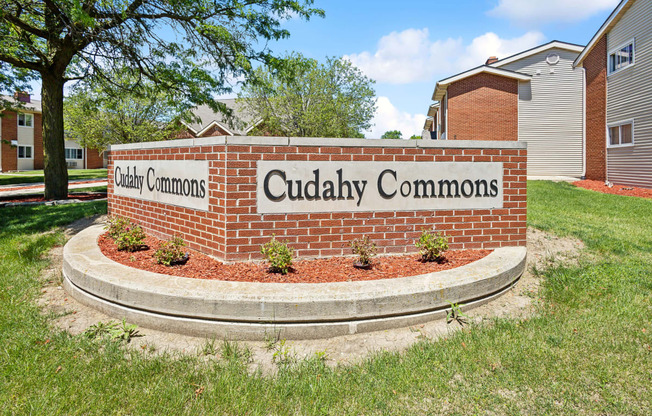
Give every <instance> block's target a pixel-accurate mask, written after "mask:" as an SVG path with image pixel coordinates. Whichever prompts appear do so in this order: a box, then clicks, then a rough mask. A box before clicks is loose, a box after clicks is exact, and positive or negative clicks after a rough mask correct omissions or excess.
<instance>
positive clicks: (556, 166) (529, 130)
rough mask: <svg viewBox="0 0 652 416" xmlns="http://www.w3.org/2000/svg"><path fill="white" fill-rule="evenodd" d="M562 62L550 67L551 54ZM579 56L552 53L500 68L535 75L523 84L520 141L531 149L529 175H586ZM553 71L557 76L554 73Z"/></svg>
mask: <svg viewBox="0 0 652 416" xmlns="http://www.w3.org/2000/svg"><path fill="white" fill-rule="evenodd" d="M553 52H554V53H556V54H558V55H559V58H560V59H559V62H558V63H557V64H555V65H549V64H548V63H547V62H546V57H547V56H548V55H549V54H550V53H553ZM577 55H578V53H576V52H571V51H567V50H564V49H557V48H552V49H549V50H547V51H544V52H540V53H537V54H534V55H531V56H528V57H525V58H523V59H521V60H518V61H516V62H511V63H508V64H506V65H503V66H501V68H503V69H508V70H511V71H518V72H521V73H525V74H529V75H532V81H530V82H521V83H520V84H519V102H518V128H519V132H518V139H519V140H522V141H525V142H527V144H528V164H527V169H528V175H565V176H575V177H580V176H581V175H582V174H583V151H584V150H583V134H584V133H583V115H582V109H583V100H584V98H583V94H584V86H583V74H582V70H581V69H573V65H572V64H573V61H574V60H575V58H577ZM551 71H553V72H551Z"/></svg>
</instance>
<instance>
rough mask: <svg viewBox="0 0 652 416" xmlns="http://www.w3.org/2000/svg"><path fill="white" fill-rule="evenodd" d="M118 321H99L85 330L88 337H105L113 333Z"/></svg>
mask: <svg viewBox="0 0 652 416" xmlns="http://www.w3.org/2000/svg"><path fill="white" fill-rule="evenodd" d="M117 327H118V323H117V322H115V321H109V322H102V321H100V322H98V323H96V324H93V325H91V326H89V327H88V328H87V329H86V331H84V332H83V334H84V336H85V337H86V338H90V339H95V338H103V337H108V336H110V335H111V333H112V331H114V330H115V329H117Z"/></svg>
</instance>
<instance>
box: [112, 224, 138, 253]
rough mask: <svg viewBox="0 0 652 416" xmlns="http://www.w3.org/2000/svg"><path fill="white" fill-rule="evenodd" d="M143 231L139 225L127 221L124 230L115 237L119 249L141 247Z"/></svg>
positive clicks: (131, 250)
mask: <svg viewBox="0 0 652 416" xmlns="http://www.w3.org/2000/svg"><path fill="white" fill-rule="evenodd" d="M144 241H145V232H144V231H143V229H142V228H141V227H140V225H137V224H133V223H129V225H128V226H127V227H126V228H125V229H124V231H123V232H122V233H121V234H120V235H119V236H118V238H116V239H115V243H116V244H117V245H118V250H120V251H129V252H133V251H138V250H140V249H141V248H142V247H143V242H144Z"/></svg>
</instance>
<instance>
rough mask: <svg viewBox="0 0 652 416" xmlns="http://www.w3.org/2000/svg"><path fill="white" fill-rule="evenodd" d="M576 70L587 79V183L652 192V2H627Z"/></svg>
mask: <svg viewBox="0 0 652 416" xmlns="http://www.w3.org/2000/svg"><path fill="white" fill-rule="evenodd" d="M574 65H575V67H578V68H584V71H585V73H586V177H587V179H594V180H601V181H603V180H607V181H610V182H614V183H617V184H622V185H631V186H642V187H648V188H652V108H651V107H650V97H652V2H650V1H645V0H623V1H621V2H620V4H619V5H618V6H617V7H616V9H615V10H614V11H613V12H612V13H611V15H610V16H609V17H608V18H607V20H606V21H605V22H604V24H603V25H602V26H601V27H600V29H599V30H598V31H597V33H596V34H595V35H594V36H593V38H592V39H591V41H590V42H589V43H588V44H587V46H586V48H584V50H583V51H582V53H581V54H580V55H579V56H578V57H577V59H576V60H575V63H574Z"/></svg>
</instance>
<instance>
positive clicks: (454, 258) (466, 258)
mask: <svg viewBox="0 0 652 416" xmlns="http://www.w3.org/2000/svg"><path fill="white" fill-rule="evenodd" d="M160 243H161V240H158V239H156V238H154V237H147V238H146V240H145V244H146V245H147V246H148V249H147V250H142V251H137V252H134V253H129V252H126V251H118V250H117V248H116V245H115V243H114V242H113V240H112V239H111V238H110V237H108V235H107V234H103V235H101V236H100V238H99V239H98V244H99V246H100V249H101V250H102V253H103V254H104V255H105V256H106V257H108V258H110V259H111V260H113V261H116V262H118V263H120V264H124V265H125V266H129V267H134V268H137V269H141V270H147V271H150V272H155V273H162V274H168V275H173V276H182V277H190V278H194V279H214V280H226V281H238V282H264V283H326V282H349V281H356V280H377V279H392V278H396V277H407V276H416V275H419V274H424V273H430V272H437V271H441V270H447V269H453V268H455V267H460V266H464V265H465V264H468V263H471V262H474V261H476V260H480V259H481V258H483V257H485V256H487V255H488V254H489V253H491V250H456V251H448V252H446V256H445V261H443V262H442V263H436V262H432V263H422V262H421V261H419V256H418V255H416V254H409V255H403V256H387V257H377V258H375V259H374V265H373V267H372V268H371V269H370V270H360V269H356V268H354V267H353V265H352V264H353V261H354V258H353V257H333V258H329V259H316V260H299V261H295V262H294V263H293V270H292V271H291V272H290V273H288V274H286V275H282V274H275V273H269V272H268V271H267V265H266V264H264V263H251V262H246V263H234V264H224V263H221V262H219V261H217V260H215V259H213V258H211V257H208V256H206V255H204V254H201V253H199V252H196V251H194V250H188V251H189V252H190V259H189V260H188V262H187V263H186V264H185V265H182V266H172V267H168V266H164V265H162V264H157V263H156V260H154V258H153V257H152V255H153V254H154V251H156V249H157V248H158V247H159V244H160Z"/></svg>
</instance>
